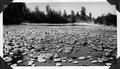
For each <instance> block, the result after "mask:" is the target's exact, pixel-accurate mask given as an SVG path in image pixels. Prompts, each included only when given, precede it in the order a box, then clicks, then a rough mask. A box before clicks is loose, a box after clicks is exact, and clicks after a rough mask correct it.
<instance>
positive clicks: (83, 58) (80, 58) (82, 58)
mask: <svg viewBox="0 0 120 69" xmlns="http://www.w3.org/2000/svg"><path fill="white" fill-rule="evenodd" d="M78 59H79V60H85V59H86V57H84V56H81V57H78Z"/></svg>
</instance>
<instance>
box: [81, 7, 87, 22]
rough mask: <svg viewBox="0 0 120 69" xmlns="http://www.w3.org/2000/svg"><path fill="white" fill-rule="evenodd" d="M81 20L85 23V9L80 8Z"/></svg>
mask: <svg viewBox="0 0 120 69" xmlns="http://www.w3.org/2000/svg"><path fill="white" fill-rule="evenodd" d="M81 18H82V19H83V20H85V21H86V9H85V7H82V8H81Z"/></svg>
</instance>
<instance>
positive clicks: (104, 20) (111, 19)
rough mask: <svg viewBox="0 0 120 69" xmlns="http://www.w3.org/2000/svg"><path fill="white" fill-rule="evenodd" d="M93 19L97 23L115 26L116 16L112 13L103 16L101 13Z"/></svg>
mask: <svg viewBox="0 0 120 69" xmlns="http://www.w3.org/2000/svg"><path fill="white" fill-rule="evenodd" d="M94 21H95V23H97V24H104V25H113V26H117V16H116V15H114V14H110V13H109V14H107V15H104V16H103V15H102V16H99V17H98V18H96V19H95V20H94Z"/></svg>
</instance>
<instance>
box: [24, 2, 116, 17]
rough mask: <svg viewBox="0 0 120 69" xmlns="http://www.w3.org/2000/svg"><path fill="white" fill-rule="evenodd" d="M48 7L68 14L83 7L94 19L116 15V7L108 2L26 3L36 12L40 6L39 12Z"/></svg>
mask: <svg viewBox="0 0 120 69" xmlns="http://www.w3.org/2000/svg"><path fill="white" fill-rule="evenodd" d="M46 5H50V7H51V8H52V9H54V10H56V11H59V10H61V11H62V12H63V11H64V10H66V11H67V13H68V14H70V13H71V10H74V11H75V12H77V11H79V12H80V11H81V7H83V6H84V7H85V8H86V13H87V15H88V14H89V12H91V13H92V16H93V17H95V18H96V17H98V16H101V15H102V14H108V13H112V14H116V9H115V6H114V5H110V4H109V3H107V2H72V3H71V2H70V3H69V2H57V3H56V2H52V3H49V2H43V3H42V2H40V3H33V2H32V3H26V6H27V7H28V8H29V9H30V10H31V11H34V10H35V7H36V6H38V7H39V10H41V11H45V9H46Z"/></svg>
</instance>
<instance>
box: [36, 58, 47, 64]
mask: <svg viewBox="0 0 120 69" xmlns="http://www.w3.org/2000/svg"><path fill="white" fill-rule="evenodd" d="M37 60H38V62H40V63H45V62H46V61H47V60H46V59H43V58H38V59H37Z"/></svg>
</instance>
